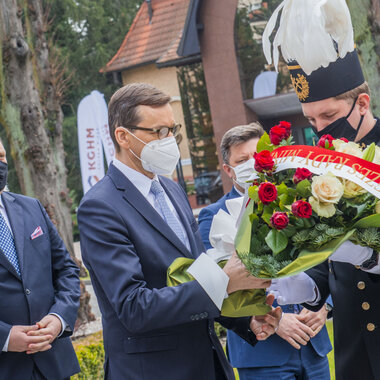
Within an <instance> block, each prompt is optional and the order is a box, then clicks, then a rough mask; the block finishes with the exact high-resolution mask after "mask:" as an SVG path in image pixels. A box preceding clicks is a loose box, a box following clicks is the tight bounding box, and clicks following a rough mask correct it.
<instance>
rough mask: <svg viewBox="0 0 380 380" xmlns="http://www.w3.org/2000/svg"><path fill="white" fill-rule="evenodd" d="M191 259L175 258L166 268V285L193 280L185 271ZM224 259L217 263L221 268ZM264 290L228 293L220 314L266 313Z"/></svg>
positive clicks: (267, 307) (229, 315)
mask: <svg viewBox="0 0 380 380" xmlns="http://www.w3.org/2000/svg"><path fill="white" fill-rule="evenodd" d="M193 262H194V260H193V259H188V258H185V257H179V258H178V259H175V260H174V261H173V263H172V264H171V265H170V267H169V268H168V272H167V284H168V286H177V285H180V284H183V283H185V282H188V281H194V278H193V276H191V275H190V274H189V273H187V272H186V270H187V269H188V268H189V267H190V265H191V264H192V263H193ZM225 263H226V261H221V262H219V263H218V265H219V266H220V267H221V268H223V267H224V265H225ZM265 298H266V297H265V291H264V290H263V289H252V290H243V291H238V292H235V293H232V294H230V296H229V297H228V298H226V299H225V300H224V301H223V305H222V310H221V315H222V316H224V317H234V318H237V317H248V316H251V315H263V314H266V313H267V312H268V311H269V310H270V307H269V306H268V305H266V304H265Z"/></svg>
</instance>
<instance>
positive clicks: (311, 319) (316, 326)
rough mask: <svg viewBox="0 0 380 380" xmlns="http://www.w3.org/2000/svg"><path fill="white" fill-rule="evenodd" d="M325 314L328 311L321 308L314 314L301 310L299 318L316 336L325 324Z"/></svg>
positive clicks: (313, 312)
mask: <svg viewBox="0 0 380 380" xmlns="http://www.w3.org/2000/svg"><path fill="white" fill-rule="evenodd" d="M327 314H328V311H327V310H326V308H325V307H324V306H323V307H322V308H321V309H320V310H318V311H316V312H315V311H310V310H307V309H302V311H301V313H300V314H299V317H300V319H301V321H302V322H303V323H305V324H306V325H307V326H309V327H310V328H311V329H312V330H313V331H314V335H317V334H318V333H319V332H320V331H321V329H322V327H323V326H324V325H325V323H326V318H327Z"/></svg>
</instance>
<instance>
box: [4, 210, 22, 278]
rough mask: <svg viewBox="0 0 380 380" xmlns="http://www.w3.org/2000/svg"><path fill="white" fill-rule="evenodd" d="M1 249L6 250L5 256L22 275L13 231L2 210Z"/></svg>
mask: <svg viewBox="0 0 380 380" xmlns="http://www.w3.org/2000/svg"><path fill="white" fill-rule="evenodd" d="M0 249H1V250H2V251H3V252H4V255H5V257H6V258H7V259H8V261H9V262H10V263H11V264H12V265H13V267H14V268H15V269H16V272H17V273H18V275H19V276H21V272H20V264H19V262H18V257H17V251H16V247H15V242H14V239H13V236H12V233H11V231H10V229H9V227H8V226H7V223H6V222H5V220H4V217H3V215H2V214H1V212H0Z"/></svg>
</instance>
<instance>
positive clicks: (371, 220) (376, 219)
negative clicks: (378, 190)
mask: <svg viewBox="0 0 380 380" xmlns="http://www.w3.org/2000/svg"><path fill="white" fill-rule="evenodd" d="M353 227H354V228H369V227H378V228H379V227H380V214H375V215H371V216H367V217H366V218H363V219H360V220H359V221H358V222H356V223H355V224H354V226H353Z"/></svg>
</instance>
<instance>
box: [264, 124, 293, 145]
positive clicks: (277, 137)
mask: <svg viewBox="0 0 380 380" xmlns="http://www.w3.org/2000/svg"><path fill="white" fill-rule="evenodd" d="M289 136H290V133H289V132H288V130H287V129H286V128H285V127H280V126H279V125H275V126H274V127H272V128H271V129H270V131H269V138H270V142H271V143H272V144H273V145H280V142H281V141H282V140H286V139H287V138H288V137H289Z"/></svg>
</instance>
